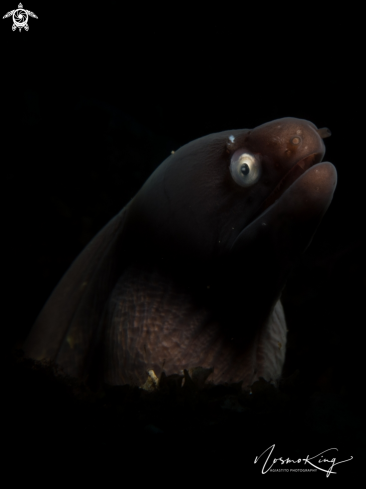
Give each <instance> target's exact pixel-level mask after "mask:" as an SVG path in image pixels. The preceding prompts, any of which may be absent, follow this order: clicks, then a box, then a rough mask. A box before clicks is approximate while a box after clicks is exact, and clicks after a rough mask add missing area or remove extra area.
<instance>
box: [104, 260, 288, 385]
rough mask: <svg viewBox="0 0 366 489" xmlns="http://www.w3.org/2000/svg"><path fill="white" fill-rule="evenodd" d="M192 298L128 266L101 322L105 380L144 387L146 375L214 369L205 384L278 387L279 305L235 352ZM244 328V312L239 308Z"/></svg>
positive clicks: (281, 352)
mask: <svg viewBox="0 0 366 489" xmlns="http://www.w3.org/2000/svg"><path fill="white" fill-rule="evenodd" d="M209 317H210V315H209V312H208V311H207V310H206V309H205V308H204V307H203V306H197V305H195V304H194V301H193V300H192V298H191V297H190V294H189V293H188V292H187V291H185V290H183V289H180V288H179V286H177V285H176V284H175V283H173V282H172V283H169V282H167V280H166V279H165V278H162V277H161V276H160V275H159V274H158V273H157V272H155V273H148V272H147V271H144V270H141V271H139V270H136V268H132V267H130V268H128V269H127V270H125V272H124V273H123V274H122V276H121V277H120V279H119V281H118V282H117V284H116V286H115V288H114V290H113V292H112V294H111V296H110V300H109V303H108V310H107V315H106V317H105V321H104V327H103V329H104V345H105V347H104V355H103V356H104V369H103V370H104V380H105V382H107V383H108V384H111V385H123V384H133V385H136V384H137V385H142V384H143V383H144V382H145V380H146V377H147V371H148V370H150V369H152V370H154V372H155V374H156V375H158V376H159V375H160V373H161V372H162V371H163V370H164V371H165V373H166V374H167V375H170V374H177V373H180V372H181V371H182V370H183V369H189V368H191V367H197V366H201V367H207V368H210V367H213V369H214V370H213V373H212V374H211V375H210V377H209V379H208V381H210V382H213V383H215V384H216V383H223V382H239V381H242V380H243V387H247V386H249V385H251V384H252V383H253V382H255V381H256V380H258V379H259V377H263V378H264V379H266V380H268V381H272V382H273V383H275V384H276V383H277V381H278V379H279V377H280V375H281V371H282V367H283V363H284V360H285V351H286V321H285V316H284V312H283V308H282V304H281V302H280V301H278V302H277V303H276V306H275V308H274V310H273V312H272V314H271V316H270V318H269V320H268V321H267V323H266V324H265V325H264V326H263V327H262V328H261V330H260V331H259V332H258V333H257V335H256V336H255V338H254V340H253V341H251V342H250V344H249V345H248V347H247V348H246V349H244V350H240V352H239V353H238V352H237V350H236V349H235V348H233V347H232V345H234V343H235V338H233V340H232V344H230V342H229V343H228V342H227V341H223V335H222V329H221V328H223V327H224V325H222V324H218V323H217V322H215V321H212V320H210V319H209ZM242 322H243V330H245V328H246V324H245V308H243V318H242Z"/></svg>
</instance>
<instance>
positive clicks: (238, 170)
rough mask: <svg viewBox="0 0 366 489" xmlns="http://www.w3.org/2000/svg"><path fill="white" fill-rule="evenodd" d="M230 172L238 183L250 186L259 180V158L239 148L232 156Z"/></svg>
mask: <svg viewBox="0 0 366 489" xmlns="http://www.w3.org/2000/svg"><path fill="white" fill-rule="evenodd" d="M230 173H231V176H232V177H233V179H234V181H235V182H236V183H237V184H238V185H241V186H242V187H249V186H250V185H253V184H254V183H256V182H257V181H258V179H259V177H260V174H261V165H260V162H259V160H258V158H255V157H254V156H253V155H251V154H250V153H244V152H243V150H238V151H235V153H234V154H233V156H232V157H231V162H230Z"/></svg>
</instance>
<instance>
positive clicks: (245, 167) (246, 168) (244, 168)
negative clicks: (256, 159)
mask: <svg viewBox="0 0 366 489" xmlns="http://www.w3.org/2000/svg"><path fill="white" fill-rule="evenodd" d="M240 171H241V172H242V174H243V175H248V173H249V166H248V165H247V164H246V163H244V165H241V167H240Z"/></svg>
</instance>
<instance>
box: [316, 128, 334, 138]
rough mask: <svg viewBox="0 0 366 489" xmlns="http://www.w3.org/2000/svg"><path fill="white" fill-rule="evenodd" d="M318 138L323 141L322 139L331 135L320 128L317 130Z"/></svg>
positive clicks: (325, 129) (328, 131) (326, 130)
mask: <svg viewBox="0 0 366 489" xmlns="http://www.w3.org/2000/svg"><path fill="white" fill-rule="evenodd" d="M317 131H318V134H319V136H320V137H321V138H322V139H324V138H329V136H331V135H332V133H331V132H330V130H329V129H328V128H327V127H322V128H321V129H317Z"/></svg>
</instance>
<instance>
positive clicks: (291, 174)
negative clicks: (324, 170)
mask: <svg viewBox="0 0 366 489" xmlns="http://www.w3.org/2000/svg"><path fill="white" fill-rule="evenodd" d="M322 159H323V155H322V153H312V154H310V155H308V156H305V158H302V159H301V160H299V161H298V162H297V163H295V164H294V165H293V166H292V167H291V168H290V170H289V171H288V172H287V173H286V174H285V175H284V177H283V178H282V179H281V180H280V182H279V183H278V184H277V186H276V187H275V188H274V189H273V190H272V192H271V193H270V194H269V196H268V197H267V198H266V199H265V201H264V202H263V203H262V204H261V206H260V209H259V211H258V213H256V216H255V219H256V218H257V217H258V216H259V215H260V214H262V213H263V212H264V211H265V210H266V209H268V207H270V206H271V205H272V204H274V203H275V202H276V200H277V199H279V198H280V197H281V195H282V194H283V193H284V192H285V191H286V190H287V189H288V188H289V187H291V185H292V184H293V183H294V182H295V181H296V180H297V179H298V178H299V177H301V175H303V174H304V173H305V172H306V170H308V169H309V168H310V167H312V166H314V165H316V164H317V163H320V162H321V160H322Z"/></svg>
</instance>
